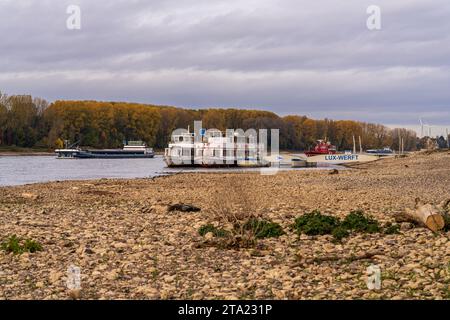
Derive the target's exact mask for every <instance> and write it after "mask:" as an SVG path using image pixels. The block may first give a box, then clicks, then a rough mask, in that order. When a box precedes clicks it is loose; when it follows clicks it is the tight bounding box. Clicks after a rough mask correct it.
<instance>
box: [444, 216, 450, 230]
mask: <svg viewBox="0 0 450 320" xmlns="http://www.w3.org/2000/svg"><path fill="white" fill-rule="evenodd" d="M444 223H445V224H444V231H445V232H447V231H450V214H448V213H447V214H444Z"/></svg>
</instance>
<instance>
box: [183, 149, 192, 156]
mask: <svg viewBox="0 0 450 320" xmlns="http://www.w3.org/2000/svg"><path fill="white" fill-rule="evenodd" d="M190 155H191V149H188V148H184V149H183V156H190Z"/></svg>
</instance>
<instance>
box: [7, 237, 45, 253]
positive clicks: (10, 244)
mask: <svg viewBox="0 0 450 320" xmlns="http://www.w3.org/2000/svg"><path fill="white" fill-rule="evenodd" d="M1 248H2V249H3V250H5V251H6V252H8V253H10V252H12V253H14V254H22V253H24V252H29V253H35V252H37V251H41V250H42V245H41V244H40V243H39V242H37V241H34V240H31V239H25V240H23V239H21V238H19V237H17V236H16V235H12V236H10V237H9V238H8V239H7V240H6V241H4V242H3V243H2V244H1Z"/></svg>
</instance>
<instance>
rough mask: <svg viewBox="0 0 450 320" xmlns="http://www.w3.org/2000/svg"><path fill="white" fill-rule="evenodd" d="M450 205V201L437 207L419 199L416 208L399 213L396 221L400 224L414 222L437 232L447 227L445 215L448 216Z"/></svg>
mask: <svg viewBox="0 0 450 320" xmlns="http://www.w3.org/2000/svg"><path fill="white" fill-rule="evenodd" d="M449 205H450V199H449V200H446V201H443V202H442V203H441V204H439V205H437V206H436V205H433V204H430V203H423V202H422V201H421V200H420V199H418V198H417V199H416V206H415V208H414V209H409V208H407V209H406V210H405V211H404V212H401V213H397V214H396V215H395V221H396V222H399V223H400V222H413V223H415V224H418V225H420V226H423V227H426V228H428V229H430V230H431V231H434V232H437V231H439V230H442V229H443V228H444V226H445V220H444V214H446V211H447V210H448V207H449Z"/></svg>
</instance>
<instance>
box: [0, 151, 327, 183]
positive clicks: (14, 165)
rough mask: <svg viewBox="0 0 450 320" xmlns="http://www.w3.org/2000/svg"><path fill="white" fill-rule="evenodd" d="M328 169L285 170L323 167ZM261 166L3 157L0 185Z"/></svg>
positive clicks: (47, 157) (146, 175) (158, 159)
mask: <svg viewBox="0 0 450 320" xmlns="http://www.w3.org/2000/svg"><path fill="white" fill-rule="evenodd" d="M330 168H335V167H325V168H308V169H305V168H303V169H290V168H282V170H320V169H330ZM258 170H259V169H258V168H245V169H244V168H231V169H225V168H222V169H217V168H215V169H208V168H166V166H165V163H164V161H163V158H162V156H156V157H155V158H154V159H56V157H53V156H18V157H5V156H3V157H2V156H0V186H12V185H23V184H29V183H38V182H48V181H61V180H89V179H101V178H125V179H126V178H129V179H131V178H148V177H154V176H158V175H164V174H173V173H178V172H229V171H234V172H243V171H258Z"/></svg>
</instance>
